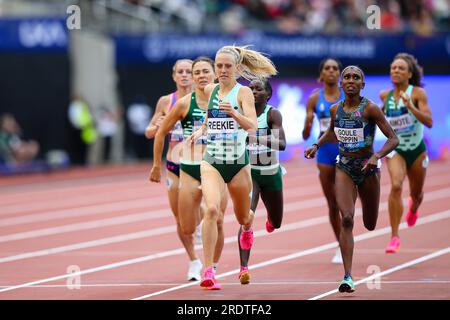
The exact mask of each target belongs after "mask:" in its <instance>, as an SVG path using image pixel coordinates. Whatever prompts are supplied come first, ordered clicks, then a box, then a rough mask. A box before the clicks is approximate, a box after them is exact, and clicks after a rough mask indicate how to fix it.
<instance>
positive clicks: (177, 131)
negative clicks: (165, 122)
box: [170, 121, 183, 142]
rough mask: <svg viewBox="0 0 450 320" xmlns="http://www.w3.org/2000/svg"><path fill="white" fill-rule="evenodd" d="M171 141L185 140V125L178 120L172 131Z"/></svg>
mask: <svg viewBox="0 0 450 320" xmlns="http://www.w3.org/2000/svg"><path fill="white" fill-rule="evenodd" d="M170 141H176V142H180V141H183V127H182V125H181V122H180V121H177V123H175V126H174V127H173V129H172V130H171V131H170Z"/></svg>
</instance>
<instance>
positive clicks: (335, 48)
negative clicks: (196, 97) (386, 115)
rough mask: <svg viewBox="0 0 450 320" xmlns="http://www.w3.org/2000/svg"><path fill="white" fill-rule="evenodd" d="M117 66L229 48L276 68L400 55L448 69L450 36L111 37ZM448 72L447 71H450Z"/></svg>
mask: <svg viewBox="0 0 450 320" xmlns="http://www.w3.org/2000/svg"><path fill="white" fill-rule="evenodd" d="M113 37H114V39H115V43H116V50H117V51H116V54H117V56H116V58H117V63H118V64H129V63H150V64H157V63H170V62H173V61H175V60H177V59H181V58H191V59H192V58H196V57H198V56H200V55H207V56H211V57H213V56H214V55H215V53H216V51H217V50H218V49H219V48H220V47H222V46H224V45H230V44H236V45H249V44H250V45H252V48H254V49H255V50H258V51H261V52H264V53H267V54H268V55H270V57H271V59H272V60H273V61H275V62H278V63H283V62H286V63H292V62H298V63H306V64H317V62H318V61H320V60H321V59H322V58H323V57H326V56H334V57H337V58H340V59H342V60H345V59H351V60H352V61H355V63H365V64H380V63H389V62H390V61H391V59H392V57H393V56H394V55H395V54H397V53H398V52H403V51H406V52H409V53H412V54H414V55H415V56H416V57H417V58H418V59H419V60H422V59H425V60H426V59H429V60H433V61H434V62H435V63H443V64H446V65H447V67H449V58H450V33H441V34H437V35H435V36H433V37H429V38H425V37H419V36H416V35H408V34H404V35H376V36H373V37H368V36H364V37H357V36H346V37H329V36H314V35H311V36H305V35H281V34H267V33H262V32H257V31H252V32H248V33H245V34H243V35H241V36H232V35H224V34H214V35H212V34H208V35H186V34H149V35H139V36H131V35H115V36H113ZM449 68H450V67H449Z"/></svg>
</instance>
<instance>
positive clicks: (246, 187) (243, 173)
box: [227, 165, 254, 231]
mask: <svg viewBox="0 0 450 320" xmlns="http://www.w3.org/2000/svg"><path fill="white" fill-rule="evenodd" d="M227 186H228V191H229V192H230V196H231V200H232V201H233V207H234V214H235V216H236V219H237V220H238V222H239V224H240V225H242V226H243V228H244V231H245V230H249V229H250V228H251V226H252V223H253V217H254V212H253V211H252V210H250V204H251V197H252V195H251V191H252V189H253V183H252V178H251V175H250V165H246V166H245V167H243V168H242V169H241V170H239V172H238V173H237V174H236V175H235V176H234V177H233V179H231V181H230V182H229V183H228V184H227Z"/></svg>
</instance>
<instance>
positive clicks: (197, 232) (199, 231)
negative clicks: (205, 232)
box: [194, 220, 203, 245]
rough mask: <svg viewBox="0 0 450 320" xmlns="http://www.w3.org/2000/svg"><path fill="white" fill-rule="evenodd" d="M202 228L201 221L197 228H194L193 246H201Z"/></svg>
mask: <svg viewBox="0 0 450 320" xmlns="http://www.w3.org/2000/svg"><path fill="white" fill-rule="evenodd" d="M202 227H203V220H202V221H200V223H199V224H198V226H196V227H195V232H194V244H196V245H202V243H203V242H202Z"/></svg>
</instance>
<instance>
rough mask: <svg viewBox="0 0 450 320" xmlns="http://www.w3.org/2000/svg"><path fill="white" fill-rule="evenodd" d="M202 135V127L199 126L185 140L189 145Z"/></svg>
mask: <svg viewBox="0 0 450 320" xmlns="http://www.w3.org/2000/svg"><path fill="white" fill-rule="evenodd" d="M202 135H203V128H202V127H200V128H199V129H197V130H196V131H195V132H194V133H192V134H191V135H190V136H189V137H188V138H187V139H186V140H187V143H188V144H189V145H194V144H195V142H196V141H197V140H198V139H200V138H201V136H202Z"/></svg>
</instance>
